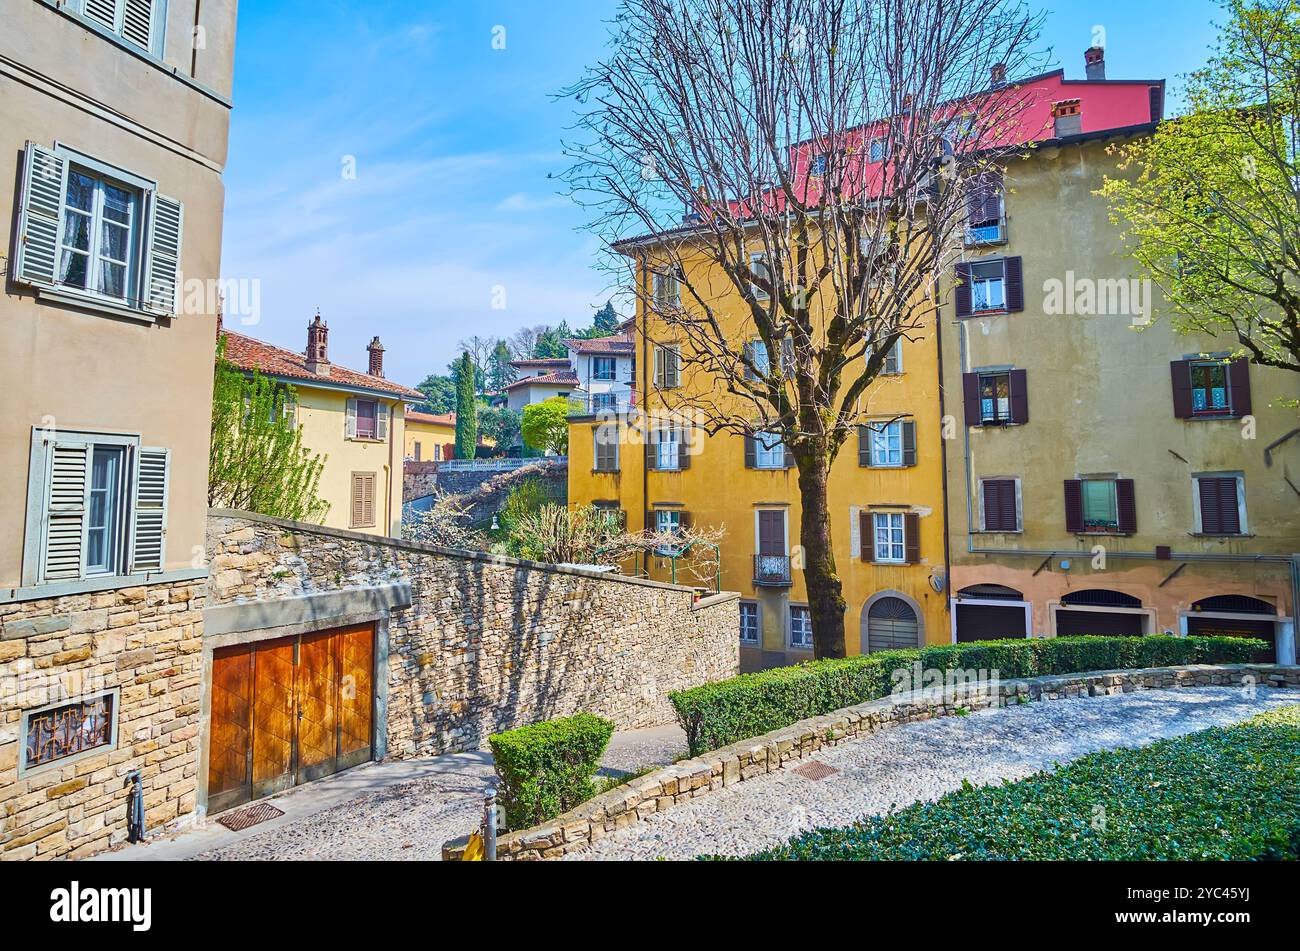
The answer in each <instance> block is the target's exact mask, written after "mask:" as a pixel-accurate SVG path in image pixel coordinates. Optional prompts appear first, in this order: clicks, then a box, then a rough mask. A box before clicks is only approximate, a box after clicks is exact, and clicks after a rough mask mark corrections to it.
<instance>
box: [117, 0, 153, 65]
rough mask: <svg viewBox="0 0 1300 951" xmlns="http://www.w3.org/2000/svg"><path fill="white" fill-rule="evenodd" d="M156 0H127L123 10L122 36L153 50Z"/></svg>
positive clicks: (143, 47)
mask: <svg viewBox="0 0 1300 951" xmlns="http://www.w3.org/2000/svg"><path fill="white" fill-rule="evenodd" d="M153 17H154V0H126V5H125V7H124V9H123V11H122V36H124V37H125V38H126V39H128V40H130V41H131V42H132V43H134V44H135V45H136V46H139V47H141V48H142V49H146V50H148V51H149V52H153V33H154V31H153Z"/></svg>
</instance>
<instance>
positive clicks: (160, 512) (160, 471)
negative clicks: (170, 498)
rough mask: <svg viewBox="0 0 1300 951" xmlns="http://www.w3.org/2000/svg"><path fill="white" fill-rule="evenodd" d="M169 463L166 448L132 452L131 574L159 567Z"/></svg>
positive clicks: (164, 537) (163, 552) (163, 544)
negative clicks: (133, 478) (134, 453)
mask: <svg viewBox="0 0 1300 951" xmlns="http://www.w3.org/2000/svg"><path fill="white" fill-rule="evenodd" d="M170 463H171V450H170V449H141V450H140V451H139V452H137V453H136V466H135V512H134V515H133V519H132V523H131V574H139V573H141V572H146V571H162V569H163V559H164V558H165V557H166V541H167V473H168V469H169V468H170Z"/></svg>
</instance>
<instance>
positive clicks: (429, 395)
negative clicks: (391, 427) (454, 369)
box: [412, 373, 456, 415]
mask: <svg viewBox="0 0 1300 951" xmlns="http://www.w3.org/2000/svg"><path fill="white" fill-rule="evenodd" d="M416 389H417V390H419V391H420V392H421V393H423V394H424V395H425V400H424V402H423V403H418V404H416V405H415V406H414V407H412V408H413V409H414V410H415V411H416V412H419V413H437V414H439V415H442V414H443V413H450V412H451V411H452V410H453V409H455V408H456V384H455V383H454V382H453V381H452V378H451V377H450V376H441V375H439V374H437V373H430V374H429V375H428V376H426V377H425V378H424V382H423V383H421V384H420V385H419V386H417V387H416Z"/></svg>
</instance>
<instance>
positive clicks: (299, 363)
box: [225, 330, 425, 402]
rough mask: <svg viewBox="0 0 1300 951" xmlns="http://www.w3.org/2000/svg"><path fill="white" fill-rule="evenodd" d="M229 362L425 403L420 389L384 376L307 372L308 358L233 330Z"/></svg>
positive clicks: (341, 370) (338, 369) (336, 369)
mask: <svg viewBox="0 0 1300 951" xmlns="http://www.w3.org/2000/svg"><path fill="white" fill-rule="evenodd" d="M225 336H226V359H227V360H229V361H230V362H231V363H232V364H234V365H235V366H237V367H239V368H240V369H241V370H260V371H262V372H263V373H265V374H267V375H269V376H278V377H284V378H286V379H289V380H302V381H303V382H304V383H319V384H322V385H332V386H338V387H343V388H345V389H355V390H363V391H365V392H370V393H387V394H390V395H392V396H397V397H401V398H402V399H404V400H415V401H417V402H423V400H424V398H425V396H424V394H423V393H421V392H420V391H419V390H413V389H411V388H409V387H406V386H402V385H401V384H400V383H394V382H393V381H392V380H385V379H384V378H383V377H382V376H371V375H370V374H369V373H359V372H357V371H356V370H349V369H348V368H347V367H343V366H339V365H338V364H337V363H331V364H330V375H329V376H327V377H323V376H319V375H317V374H315V373H312V372H311V371H310V370H308V369H307V357H306V356H305V355H304V354H301V353H294V352H293V351H292V350H282V349H281V348H280V347H275V346H272V345H271V344H269V343H266V342H265V341H262V340H255V339H253V338H252V337H245V336H244V335H243V334H239V333H235V332H234V331H233V330H227V331H225Z"/></svg>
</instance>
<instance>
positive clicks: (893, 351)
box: [880, 337, 903, 376]
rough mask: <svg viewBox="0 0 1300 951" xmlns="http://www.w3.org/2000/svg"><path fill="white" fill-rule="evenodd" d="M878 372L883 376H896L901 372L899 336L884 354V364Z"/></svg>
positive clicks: (900, 342)
mask: <svg viewBox="0 0 1300 951" xmlns="http://www.w3.org/2000/svg"><path fill="white" fill-rule="evenodd" d="M880 372H881V373H882V374H884V375H885V376H897V375H898V374H900V373H902V372H903V338H902V337H899V338H898V339H897V340H895V341H894V345H893V346H892V347H890V348H889V353H887V354H885V365H884V366H883V367H881V369H880Z"/></svg>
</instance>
